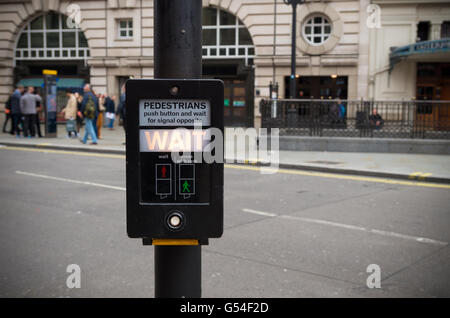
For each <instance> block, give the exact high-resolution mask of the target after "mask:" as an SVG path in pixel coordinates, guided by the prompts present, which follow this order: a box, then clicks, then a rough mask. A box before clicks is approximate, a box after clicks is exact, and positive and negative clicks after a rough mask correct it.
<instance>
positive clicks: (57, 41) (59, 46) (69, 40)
mask: <svg viewBox="0 0 450 318" xmlns="http://www.w3.org/2000/svg"><path fill="white" fill-rule="evenodd" d="M66 22H67V16H65V15H64V14H60V13H53V12H49V13H46V14H44V15H41V16H39V17H37V18H35V19H34V20H32V21H30V22H28V23H27V25H26V26H25V28H24V29H23V30H22V32H20V34H19V37H18V40H17V44H16V49H15V52H14V57H15V59H16V60H50V59H51V60H58V59H71V60H74V59H87V58H88V57H89V48H88V43H87V40H86V38H85V37H84V34H83V32H82V31H81V29H80V28H77V27H74V28H70V27H69V26H68V25H67V23H66Z"/></svg>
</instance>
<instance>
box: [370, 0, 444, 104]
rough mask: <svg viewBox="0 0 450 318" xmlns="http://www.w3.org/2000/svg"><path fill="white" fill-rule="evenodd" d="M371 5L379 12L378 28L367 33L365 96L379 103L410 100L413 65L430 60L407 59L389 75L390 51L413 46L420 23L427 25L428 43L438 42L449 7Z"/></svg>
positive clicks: (379, 0)
mask: <svg viewBox="0 0 450 318" xmlns="http://www.w3.org/2000/svg"><path fill="white" fill-rule="evenodd" d="M373 2H374V3H376V4H378V5H379V6H380V9H381V28H379V29H376V28H375V29H371V30H370V32H369V33H370V44H369V46H370V55H369V86H368V91H369V93H368V96H369V97H370V98H374V99H378V100H401V99H405V100H407V99H413V98H415V96H416V63H417V62H421V61H422V62H426V61H429V60H430V58H432V57H429V56H423V57H414V58H413V59H412V58H409V59H407V60H405V61H402V62H400V63H398V64H396V65H395V66H394V68H393V69H392V71H391V73H389V53H390V48H391V47H399V46H404V45H409V44H412V43H414V42H415V41H416V34H417V23H418V22H419V21H430V23H431V32H430V39H431V40H437V39H439V38H440V25H441V24H442V22H443V21H448V20H449V17H450V3H448V1H439V0H437V1H433V0H430V1H408V2H406V1H401V0H392V1H389V2H388V1H386V0H375V1H373ZM448 60H449V61H450V59H448Z"/></svg>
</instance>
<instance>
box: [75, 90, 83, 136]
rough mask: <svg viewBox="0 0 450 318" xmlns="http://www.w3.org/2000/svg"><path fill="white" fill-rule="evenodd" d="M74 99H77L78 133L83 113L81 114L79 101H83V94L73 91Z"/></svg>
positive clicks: (81, 125) (81, 124)
mask: <svg viewBox="0 0 450 318" xmlns="http://www.w3.org/2000/svg"><path fill="white" fill-rule="evenodd" d="M74 96H75V99H76V101H77V119H76V123H77V134H79V133H80V129H81V127H83V114H81V102H82V101H83V96H81V95H80V93H78V92H75V93H74Z"/></svg>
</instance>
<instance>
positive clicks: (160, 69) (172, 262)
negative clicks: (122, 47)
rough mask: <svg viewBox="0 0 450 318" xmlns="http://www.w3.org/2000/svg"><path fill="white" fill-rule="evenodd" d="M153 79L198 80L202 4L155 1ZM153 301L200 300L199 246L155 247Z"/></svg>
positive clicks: (181, 0)
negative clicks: (154, 299) (160, 299)
mask: <svg viewBox="0 0 450 318" xmlns="http://www.w3.org/2000/svg"><path fill="white" fill-rule="evenodd" d="M154 19H155V20H154V41H155V42H154V69H155V78H179V79H180V78H185V79H188V78H191V79H194V78H197V79H199V78H201V76H202V55H201V54H202V40H201V39H202V37H201V34H202V1H201V0H155V2H154ZM155 297H157V298H181V297H196V298H199V297H201V246H200V245H196V246H163V245H157V246H155Z"/></svg>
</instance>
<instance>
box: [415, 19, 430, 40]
mask: <svg viewBox="0 0 450 318" xmlns="http://www.w3.org/2000/svg"><path fill="white" fill-rule="evenodd" d="M429 35H430V22H429V21H421V22H419V23H418V24H417V42H422V41H428V39H429Z"/></svg>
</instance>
